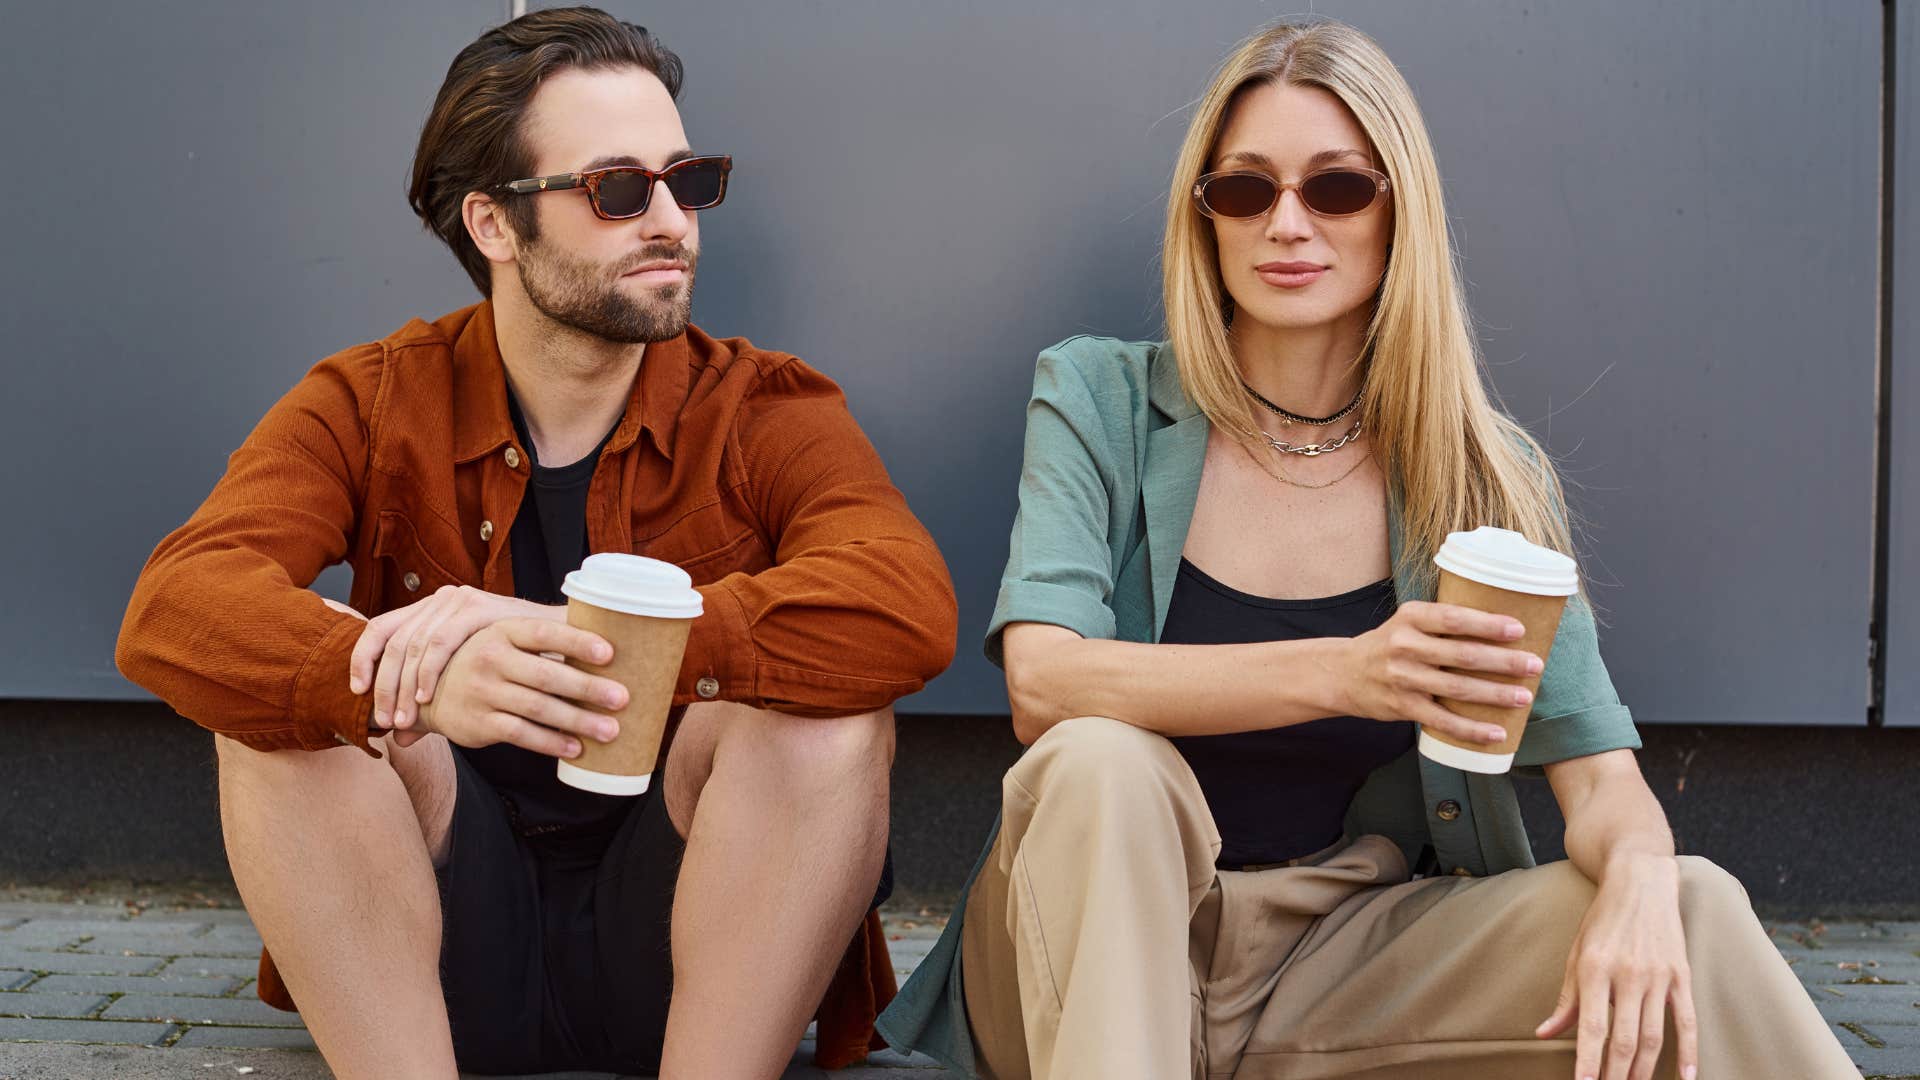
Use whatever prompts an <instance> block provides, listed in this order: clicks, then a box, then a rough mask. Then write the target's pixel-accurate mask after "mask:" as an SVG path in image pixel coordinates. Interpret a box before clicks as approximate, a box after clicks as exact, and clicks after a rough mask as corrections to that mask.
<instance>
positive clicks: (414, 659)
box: [347, 585, 611, 729]
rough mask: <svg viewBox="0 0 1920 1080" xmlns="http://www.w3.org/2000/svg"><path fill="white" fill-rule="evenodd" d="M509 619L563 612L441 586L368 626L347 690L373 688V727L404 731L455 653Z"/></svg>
mask: <svg viewBox="0 0 1920 1080" xmlns="http://www.w3.org/2000/svg"><path fill="white" fill-rule="evenodd" d="M508 618H535V619H551V620H553V621H555V622H565V621H566V618H567V609H566V608H564V607H547V606H545V605H542V604H535V603H533V602H531V601H527V600H519V599H516V598H514V597H511V596H501V595H499V594H497V593H490V592H487V591H486V590H484V589H476V588H473V587H472V586H470V585H447V586H443V587H442V588H440V589H437V590H435V591H434V593H433V595H431V596H428V597H426V598H424V599H421V600H417V601H415V602H414V603H411V604H408V605H407V606H406V607H403V608H395V609H393V610H392V611H389V612H387V613H385V614H383V615H377V616H375V617H374V618H373V619H371V620H369V621H368V623H367V625H366V628H365V629H363V630H362V631H361V632H360V640H359V641H358V642H357V643H355V645H354V647H353V658H352V660H351V661H350V662H349V664H348V667H347V679H348V685H349V686H350V687H351V688H352V690H353V692H354V693H356V694H364V693H366V690H367V687H369V686H371V687H373V722H374V724H375V725H377V726H379V727H383V728H401V729H404V728H406V727H408V726H409V722H410V721H411V720H412V714H413V713H414V712H416V711H417V710H418V708H419V706H420V705H422V704H424V703H426V702H428V701H432V700H433V693H434V689H435V688H436V686H437V685H438V684H439V681H440V675H441V672H442V671H444V670H445V669H446V666H447V661H448V659H449V658H450V657H452V656H453V653H454V650H456V649H458V648H460V646H462V645H464V644H466V642H467V639H468V638H470V637H472V636H473V635H474V633H475V632H477V631H479V630H480V629H481V628H482V627H485V626H490V625H492V624H493V623H495V622H498V621H499V620H501V619H508ZM595 640H599V639H597V638H596V639H595ZM607 655H611V652H609V653H608V654H607ZM587 659H589V660H593V659H594V658H593V657H587ZM594 662H596V663H600V662H603V661H600V660H594ZM376 663H377V664H378V670H377V671H376V668H375V665H376Z"/></svg>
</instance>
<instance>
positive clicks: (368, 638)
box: [347, 607, 413, 694]
mask: <svg viewBox="0 0 1920 1080" xmlns="http://www.w3.org/2000/svg"><path fill="white" fill-rule="evenodd" d="M411 610H413V609H412V608H411V607H406V608H401V609H399V610H398V611H390V612H388V613H386V614H385V615H376V616H374V617H373V618H372V619H369V620H367V625H366V626H364V627H362V628H361V630H360V640H358V641H356V642H354V643H353V653H352V654H351V655H350V656H349V657H348V659H347V687H348V688H349V689H351V690H352V691H353V692H354V693H356V694H364V693H366V692H367V687H368V686H370V685H372V683H373V664H374V661H376V660H378V659H380V653H381V650H383V649H385V648H386V647H387V638H389V637H391V636H392V635H393V631H394V629H395V628H397V627H398V626H400V625H401V624H402V623H404V622H405V621H406V620H407V612H409V611H411Z"/></svg>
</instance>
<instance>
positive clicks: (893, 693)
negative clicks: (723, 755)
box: [675, 361, 959, 716]
mask: <svg viewBox="0 0 1920 1080" xmlns="http://www.w3.org/2000/svg"><path fill="white" fill-rule="evenodd" d="M738 423H739V429H738V430H739V435H738V442H739V448H740V455H741V461H742V463H743V467H744V470H745V477H746V484H745V488H744V490H745V492H746V494H747V497H748V498H749V499H750V500H751V501H752V503H753V512H754V514H755V515H756V517H757V518H758V519H759V521H760V522H761V524H762V527H763V528H764V529H765V531H766V535H767V536H768V538H769V539H770V540H771V548H772V554H773V561H774V565H773V566H771V567H769V568H767V569H765V570H762V571H759V572H758V573H744V572H741V573H732V574H728V575H727V576H725V577H723V578H721V579H720V580H718V581H715V582H713V583H711V584H707V585H703V586H701V587H700V593H701V595H702V599H703V600H704V603H705V609H706V610H705V612H704V614H703V615H702V616H701V617H700V618H699V619H697V620H695V622H694V625H693V630H692V634H691V637H690V638H689V640H688V642H687V659H686V662H685V664H684V665H683V667H682V668H681V673H680V681H679V685H678V687H677V688H676V692H675V701H676V702H677V703H680V704H686V703H690V702H697V701H702V700H707V699H711V698H714V697H716V696H717V697H721V698H724V699H726V700H729V701H740V702H744V703H746V704H749V705H753V706H755V707H757V708H765V709H773V710H776V711H780V712H785V713H791V714H793V715H796V716H845V715H850V714H853V713H859V712H869V711H872V710H875V709H879V708H882V707H884V706H887V705H890V704H892V703H893V702H894V701H895V700H897V699H899V698H901V697H904V696H906V695H907V694H910V693H913V692H914V691H916V690H919V689H920V688H921V687H923V686H925V685H926V683H927V681H928V680H929V679H932V678H933V677H934V676H935V675H938V674H939V673H940V672H942V671H944V670H946V667H947V665H948V664H950V663H951V662H952V661H953V651H954V644H955V638H956V635H957V634H958V622H959V614H958V610H957V605H956V602H955V599H954V594H953V581H952V578H951V577H950V576H949V575H948V572H947V564H946V561H945V560H944V559H943V558H941V555H940V550H939V548H938V547H936V546H935V545H934V542H933V537H932V536H930V535H928V533H927V530H926V529H925V527H923V526H922V525H921V524H920V521H919V519H918V518H916V517H914V515H913V512H912V511H911V510H910V509H908V507H907V500H906V497H905V496H903V495H902V494H901V493H900V491H899V489H897V488H896V487H894V485H893V482H892V481H891V480H890V479H889V478H888V476H887V471H886V469H885V467H884V466H883V465H882V464H881V462H880V455H879V454H878V453H876V452H875V451H874V448H873V445H872V443H870V442H868V440H867V437H866V435H865V434H864V433H862V432H861V430H860V428H859V425H858V424H856V423H855V422H854V419H853V416H852V414H851V413H849V412H848V411H847V407H846V400H845V398H844V397H843V396H842V394H841V392H840V389H839V387H837V386H835V385H834V383H833V382H832V380H830V379H828V378H827V377H826V376H824V375H822V374H820V373H819V372H817V371H814V370H813V369H811V368H808V367H807V366H806V365H804V364H801V363H799V362H798V361H789V362H787V363H784V364H781V365H780V366H779V367H777V368H775V369H774V370H772V371H770V372H768V373H767V374H766V376H765V377H764V378H763V379H762V380H761V382H760V384H759V385H758V386H757V387H756V388H755V390H754V392H753V394H752V395H751V396H750V397H749V398H748V400H747V401H746V402H745V403H744V404H743V407H742V413H741V416H740V419H739V421H738ZM709 680H710V681H709Z"/></svg>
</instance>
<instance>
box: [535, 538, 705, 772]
mask: <svg viewBox="0 0 1920 1080" xmlns="http://www.w3.org/2000/svg"><path fill="white" fill-rule="evenodd" d="M560 591H561V592H563V593H565V594H566V596H567V623H568V625H570V626H577V627H579V628H580V629H582V630H591V631H592V632H594V633H596V634H598V635H600V636H601V637H603V638H606V639H607V642H608V643H609V644H611V645H612V646H613V659H612V660H611V661H609V662H608V663H607V664H605V665H604V666H602V665H596V664H589V663H585V662H583V661H579V660H572V659H569V660H568V661H567V663H569V664H571V665H572V666H574V667H576V668H579V669H580V670H581V671H584V672H586V673H587V674H589V675H598V676H600V677H602V678H606V679H612V680H613V681H614V682H617V683H620V684H622V685H624V686H625V687H626V688H627V694H628V697H627V707H626V708H624V709H622V710H620V711H619V712H618V713H615V714H614V719H615V720H617V721H619V723H620V734H618V735H616V736H614V738H613V741H611V742H605V743H603V742H600V741H599V740H598V739H594V738H590V737H584V738H582V739H581V740H580V756H579V757H577V758H574V759H572V760H567V759H566V758H561V759H560V760H559V770H558V775H559V777H560V782H561V783H563V784H568V785H570V786H572V787H577V788H580V789H582V790H585V791H597V792H600V793H601V794H603V795H639V794H641V793H643V792H645V791H646V790H647V785H648V783H649V782H650V781H651V779H652V776H653V769H654V765H655V764H657V762H658V759H659V757H660V739H661V736H662V735H664V734H665V732H666V727H667V713H668V712H669V711H670V709H671V707H672V705H673V688H674V684H675V683H676V682H678V681H679V677H680V661H681V659H682V658H683V657H684V656H685V654H686V650H687V635H688V634H689V633H690V632H691V631H692V630H693V620H694V619H696V618H698V617H699V615H700V612H701V610H702V605H701V601H700V594H699V593H698V592H695V591H694V588H693V579H692V578H690V577H688V576H687V572H686V571H684V570H682V569H680V568H679V567H677V566H675V565H673V564H672V563H664V562H661V561H659V560H658V559H648V558H643V557H641V556H639V555H621V554H618V553H604V554H599V555H589V556H587V558H586V561H585V562H583V563H581V564H580V569H578V570H575V571H574V572H573V573H571V574H568V575H567V579H566V581H565V582H563V583H562V584H561V586H560Z"/></svg>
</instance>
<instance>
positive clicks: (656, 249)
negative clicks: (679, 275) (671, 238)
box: [614, 244, 700, 277]
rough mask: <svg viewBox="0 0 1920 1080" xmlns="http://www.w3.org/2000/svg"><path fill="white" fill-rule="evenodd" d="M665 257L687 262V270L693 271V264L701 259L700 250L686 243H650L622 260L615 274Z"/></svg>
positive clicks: (629, 271) (635, 268) (624, 272)
mask: <svg viewBox="0 0 1920 1080" xmlns="http://www.w3.org/2000/svg"><path fill="white" fill-rule="evenodd" d="M663 259H672V260H674V261H676V262H683V263H685V264H687V270H688V271H689V272H691V271H692V270H693V264H694V263H696V262H698V261H699V259H700V256H699V253H698V252H695V251H693V250H691V249H690V248H688V247H687V246H686V245H684V244H648V245H647V246H646V247H644V248H641V249H640V250H639V251H637V252H635V253H634V254H633V256H632V257H631V258H628V259H627V260H625V261H624V262H622V263H621V264H620V268H619V269H618V270H616V271H615V272H614V276H615V277H619V276H620V275H622V274H627V273H631V272H632V271H634V270H637V269H639V268H640V267H642V266H645V265H646V264H648V263H650V262H659V261H661V260H663Z"/></svg>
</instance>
